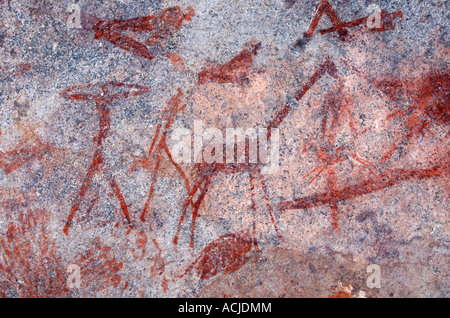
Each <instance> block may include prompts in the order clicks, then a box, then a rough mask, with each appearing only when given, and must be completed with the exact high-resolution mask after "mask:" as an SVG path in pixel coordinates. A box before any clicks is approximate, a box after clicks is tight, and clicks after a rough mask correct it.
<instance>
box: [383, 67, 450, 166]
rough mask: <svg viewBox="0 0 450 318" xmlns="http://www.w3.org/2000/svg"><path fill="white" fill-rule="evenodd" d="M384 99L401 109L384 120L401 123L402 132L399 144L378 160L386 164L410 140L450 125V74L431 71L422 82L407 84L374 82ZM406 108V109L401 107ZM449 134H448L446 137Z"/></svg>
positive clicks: (418, 80) (390, 81) (398, 81)
mask: <svg viewBox="0 0 450 318" xmlns="http://www.w3.org/2000/svg"><path fill="white" fill-rule="evenodd" d="M375 84H376V85H377V86H378V87H379V89H380V90H381V91H383V93H385V94H386V96H387V97H388V98H389V99H390V100H391V101H393V102H394V103H396V105H401V106H400V107H396V109H395V110H394V111H393V112H392V113H391V114H390V115H389V116H388V117H387V118H386V119H387V120H388V121H394V120H397V119H400V121H401V122H402V123H403V125H404V127H405V129H404V130H403V133H402V134H400V136H399V138H398V141H397V142H396V143H395V144H394V145H393V146H392V147H390V148H389V149H388V150H387V151H386V153H385V154H384V155H383V157H382V158H381V160H382V162H385V161H387V160H389V159H391V158H392V155H394V153H395V152H397V151H398V150H399V149H400V148H401V147H402V146H403V145H406V144H407V143H409V142H410V141H411V140H413V138H415V137H417V136H420V135H424V133H425V131H426V130H428V132H429V133H432V131H431V130H430V128H431V127H432V126H439V125H441V126H448V125H449V123H450V115H449V114H450V74H449V73H448V72H447V73H446V72H439V71H434V72H432V73H431V74H429V75H428V76H426V77H424V78H416V79H412V80H409V81H405V80H400V79H393V80H382V81H375ZM404 105H407V106H404ZM448 136H449V133H447V137H448Z"/></svg>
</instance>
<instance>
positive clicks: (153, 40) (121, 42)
mask: <svg viewBox="0 0 450 318" xmlns="http://www.w3.org/2000/svg"><path fill="white" fill-rule="evenodd" d="M194 15H195V13H194V10H193V9H192V8H191V7H190V8H189V9H188V11H187V13H186V14H183V13H182V11H181V9H180V7H178V6H177V7H173V8H168V9H165V10H164V11H163V12H162V13H161V14H160V15H159V16H158V15H150V16H146V17H139V18H133V19H127V20H118V19H116V20H101V21H99V22H98V23H96V24H95V26H94V31H95V38H96V39H105V40H106V41H108V42H110V43H112V44H114V45H115V46H118V47H120V48H122V49H124V50H127V51H130V52H131V53H133V54H136V55H139V56H140V57H143V58H145V59H149V60H151V59H153V58H155V56H156V55H157V53H158V46H161V45H162V42H163V41H165V40H167V39H168V38H170V37H171V36H173V35H174V34H175V33H177V32H178V31H179V30H180V28H181V26H182V25H183V21H191V19H192V17H193V16H194ZM123 31H128V32H134V33H136V34H140V33H144V34H146V36H147V38H146V40H145V41H144V43H142V42H139V41H138V40H136V39H135V38H133V37H132V36H131V35H129V33H128V35H124V34H122V33H121V32H123Z"/></svg>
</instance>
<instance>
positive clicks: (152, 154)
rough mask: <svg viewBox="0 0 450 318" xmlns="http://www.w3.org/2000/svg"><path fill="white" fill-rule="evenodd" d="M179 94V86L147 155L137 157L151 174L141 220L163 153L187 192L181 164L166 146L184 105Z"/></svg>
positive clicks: (150, 196) (186, 181) (150, 199)
mask: <svg viewBox="0 0 450 318" xmlns="http://www.w3.org/2000/svg"><path fill="white" fill-rule="evenodd" d="M181 96H183V92H182V91H181V89H180V88H179V89H178V94H177V95H176V96H174V97H172V98H171V99H170V101H169V102H168V103H167V107H166V108H165V109H164V110H163V115H162V117H163V120H164V125H161V124H158V126H157V127H156V133H155V136H154V137H153V140H152V143H151V145H150V149H149V151H148V155H147V156H146V157H144V158H139V160H138V161H140V162H138V163H139V164H140V165H142V166H143V167H144V168H146V169H147V170H148V171H149V172H150V174H151V176H152V177H151V178H152V181H151V182H152V183H151V185H150V190H149V192H148V195H147V199H146V201H145V206H144V209H143V210H142V214H141V220H142V222H145V218H146V215H147V214H148V212H149V209H150V205H151V202H152V200H153V193H154V191H155V186H156V182H157V181H158V171H159V167H160V164H161V160H162V156H163V155H164V153H165V154H166V155H167V157H168V158H169V160H170V162H171V163H172V164H173V165H174V166H175V168H176V169H177V170H178V172H179V173H180V174H181V176H182V178H183V179H184V181H185V186H186V189H187V191H188V192H189V179H188V178H187V176H186V174H185V173H184V171H183V169H182V168H181V166H180V165H179V164H178V163H176V162H175V161H174V160H173V158H172V154H171V152H170V149H169V147H168V146H167V134H168V133H169V131H170V128H171V127H172V124H173V122H174V121H175V118H176V116H177V115H178V113H180V112H181V111H182V110H183V109H184V108H185V107H186V105H181ZM158 138H159V140H158ZM136 167H137V163H136V164H134V165H133V167H132V168H131V170H134V169H136Z"/></svg>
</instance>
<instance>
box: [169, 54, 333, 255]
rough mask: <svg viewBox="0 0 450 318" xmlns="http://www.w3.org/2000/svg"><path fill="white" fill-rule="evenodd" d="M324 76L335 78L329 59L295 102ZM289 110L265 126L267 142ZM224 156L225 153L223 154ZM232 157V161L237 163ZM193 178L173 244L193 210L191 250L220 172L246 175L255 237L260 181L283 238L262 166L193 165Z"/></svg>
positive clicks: (270, 212)
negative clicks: (200, 216)
mask: <svg viewBox="0 0 450 318" xmlns="http://www.w3.org/2000/svg"><path fill="white" fill-rule="evenodd" d="M326 73H330V74H331V75H332V76H336V73H337V70H336V66H335V65H334V63H333V62H331V61H330V60H329V59H327V60H326V62H325V63H324V64H323V65H321V66H320V67H319V69H318V70H317V71H316V72H315V73H314V75H313V76H312V77H311V78H310V79H309V80H308V82H307V83H306V84H305V85H303V86H302V87H301V88H300V90H299V91H298V92H296V94H295V99H296V100H297V101H299V100H300V99H302V98H303V96H304V95H305V94H306V93H307V92H308V90H309V89H310V88H311V87H312V86H313V85H314V84H315V83H316V82H317V81H318V80H319V79H320V78H321V77H322V76H323V75H325V74H326ZM291 110H292V106H290V105H289V104H286V105H285V106H284V107H283V108H282V109H281V110H280V111H279V112H278V113H277V114H276V116H275V118H274V119H273V120H272V121H271V122H270V123H269V124H268V126H267V129H268V137H267V138H268V139H270V137H271V129H273V128H277V127H278V126H279V125H280V124H281V123H282V122H283V121H284V119H285V118H286V116H287V115H288V114H289V113H290V111H291ZM224 153H225V152H224ZM245 154H246V158H248V154H249V144H248V143H246V145H245ZM236 161H237V160H236V158H235V162H236ZM194 171H195V178H194V181H193V183H192V187H191V188H190V189H188V197H187V199H186V200H185V202H184V204H183V210H182V213H181V216H180V220H179V223H178V229H177V232H176V234H175V237H174V239H173V242H174V244H178V236H179V233H180V231H181V226H182V223H183V222H184V219H185V216H186V213H187V211H188V209H189V207H192V222H191V239H190V243H189V244H190V246H191V247H194V232H195V225H196V219H197V217H198V212H199V209H200V204H201V203H202V202H203V200H204V198H205V196H206V194H207V192H208V190H209V188H210V187H211V183H212V181H213V178H214V177H215V176H217V175H218V174H220V173H222V172H223V173H248V175H249V178H250V187H251V191H252V192H251V198H252V210H253V237H255V235H256V233H255V232H256V230H255V228H256V226H255V222H256V221H255V217H256V216H255V214H256V202H255V199H254V197H255V193H254V191H255V180H258V181H259V184H260V186H261V189H262V190H263V193H264V201H265V203H266V206H267V209H268V212H269V216H270V219H271V222H272V224H273V226H274V228H275V231H276V233H277V236H278V237H279V238H282V235H281V233H280V231H279V230H278V226H277V224H276V220H275V215H274V213H273V210H272V206H271V205H270V200H269V195H268V191H267V185H266V181H265V178H264V176H263V174H262V172H261V164H260V163H250V162H249V160H247V162H245V163H234V164H230V163H216V162H214V163H206V162H202V163H197V164H195V170H194Z"/></svg>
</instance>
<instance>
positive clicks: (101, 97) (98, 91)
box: [61, 82, 148, 235]
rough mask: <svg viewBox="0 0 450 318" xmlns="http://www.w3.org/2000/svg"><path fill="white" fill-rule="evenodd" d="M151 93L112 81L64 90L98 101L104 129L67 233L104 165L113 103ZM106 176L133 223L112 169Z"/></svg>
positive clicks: (65, 94)
mask: <svg viewBox="0 0 450 318" xmlns="http://www.w3.org/2000/svg"><path fill="white" fill-rule="evenodd" d="M146 92H148V88H147V87H144V86H139V85H134V84H123V83H117V82H108V83H102V84H88V85H79V86H73V87H70V88H68V89H66V90H64V91H63V92H62V93H61V96H62V97H64V98H66V99H69V100H76V101H93V102H95V107H96V109H97V112H98V116H99V126H100V131H99V133H98V135H97V136H96V137H95V139H94V141H95V151H94V156H93V158H92V163H91V165H90V166H89V168H88V172H87V173H86V176H85V177H84V180H83V182H82V185H81V187H80V189H79V191H78V194H77V196H76V197H75V199H74V201H73V204H72V208H71V210H70V214H69V217H68V219H67V222H66V225H65V226H64V234H66V235H68V234H69V227H70V225H71V223H72V220H73V218H74V216H75V214H76V213H77V211H78V210H79V208H80V204H81V202H82V200H83V198H84V197H85V195H86V193H87V191H88V190H89V186H90V184H91V180H92V178H93V177H94V176H95V174H97V173H98V172H100V170H101V166H102V165H103V164H104V158H103V142H104V140H105V138H106V136H107V134H108V131H109V128H110V121H111V119H110V108H109V106H110V105H111V104H112V103H113V102H114V101H115V100H120V99H125V98H127V97H130V96H139V95H142V94H144V93H146ZM106 177H107V179H108V181H109V184H110V187H111V189H112V190H113V193H114V194H115V195H116V197H117V198H118V200H119V202H120V206H121V208H122V212H123V214H124V215H125V217H126V219H127V221H128V223H130V224H131V219H130V215H129V213H128V208H127V205H126V203H125V199H124V197H123V195H122V193H121V192H120V189H119V186H118V185H117V182H116V181H115V179H114V177H113V176H112V174H111V172H110V171H109V170H107V171H106Z"/></svg>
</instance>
